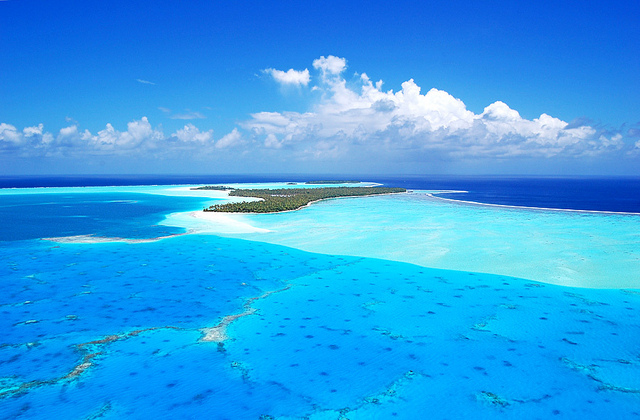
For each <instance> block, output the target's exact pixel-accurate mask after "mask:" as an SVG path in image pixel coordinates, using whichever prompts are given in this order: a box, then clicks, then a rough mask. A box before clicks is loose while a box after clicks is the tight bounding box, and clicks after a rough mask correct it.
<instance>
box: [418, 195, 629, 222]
mask: <svg viewBox="0 0 640 420" xmlns="http://www.w3.org/2000/svg"><path fill="white" fill-rule="evenodd" d="M467 192H468V191H438V192H433V193H424V194H425V195H428V196H429V197H432V198H435V199H437V200H443V201H450V202H452V203H463V204H474V205H477V206H488V207H503V208H507V209H525V210H544V211H565V212H573V213H595V214H620V215H629V216H640V213H634V212H625V211H609V210H578V209H556V208H552V207H530V206H512V205H508V204H490V203H479V202H477V201H468V200H456V199H454V198H444V197H438V196H437V195H435V194H448V193H467Z"/></svg>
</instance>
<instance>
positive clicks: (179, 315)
mask: <svg viewBox="0 0 640 420" xmlns="http://www.w3.org/2000/svg"><path fill="white" fill-rule="evenodd" d="M136 179H138V180H139V178H136ZM164 179H165V181H167V182H168V181H171V182H169V183H171V184H180V183H183V182H185V180H184V179H179V180H178V179H175V178H164ZM285 179H286V180H292V178H288V177H287V178H285ZM241 180H251V181H255V180H256V179H255V178H251V179H248V178H241ZM260 180H264V181H267V180H268V181H271V180H273V178H268V179H260ZM293 180H296V181H299V180H300V178H294V179H293ZM367 180H369V178H367ZM373 180H374V181H385V180H382V179H377V180H376V179H373ZM50 181H51V180H50ZM131 181H132V180H131V179H128V183H132V182H131ZM159 181H162V178H160V177H158V178H154V179H149V183H150V184H159V183H161V182H159ZM203 181H204V180H203ZM38 182H43V181H38ZM51 182H53V181H51ZM55 182H63V181H60V180H58V181H55ZM76 182H80V181H78V180H74V181H73V182H70V181H69V182H68V184H67V185H61V186H70V185H76V184H75V183H76ZM96 182H98V181H96ZM99 182H103V183H104V185H114V184H115V183H116V181H113V180H111V181H110V180H109V179H104V178H100V179H99ZM122 182H127V179H123V180H122ZM225 182H228V183H229V182H238V178H233V177H229V178H226V179H207V181H205V182H202V183H225ZM399 182H400V181H399V180H397V179H396V181H393V180H390V179H386V181H385V183H386V184H389V185H391V184H393V185H400V186H406V187H408V188H415V189H440V188H443V189H464V190H468V191H472V190H476V189H477V190H480V189H481V188H480V187H482V186H484V187H483V188H485V189H484V190H483V191H485V193H486V191H489V190H490V188H489V186H488V184H483V183H481V182H480V181H478V184H477V185H479V187H478V186H476V185H475V184H473V183H472V182H469V183H466V184H465V183H464V181H463V180H461V179H457V180H455V181H454V180H451V179H449V180H440V181H436V180H434V179H431V178H430V179H413V180H408V181H402V182H405V183H404V184H398V183H399ZM486 182H488V181H486ZM514 182H516V181H514V180H511V181H508V182H506V184H501V185H503V188H502V189H500V188H498V190H499V191H498V192H499V193H500V194H503V195H505V194H507V191H508V188H507V187H506V186H504V185H510V186H511V187H513V185H514V184H513V183H514ZM553 182H559V181H558V180H554V181H553ZM607 182H609V180H605V182H604V184H607ZM438 183H440V184H438ZM533 184H535V182H534V181H533V180H531V179H527V180H524V181H522V183H521V186H522V188H521V190H522V191H524V192H525V193H522V192H521V196H525V195H526V191H530V192H533V191H542V190H543V189H544V188H546V187H548V186H549V185H551V184H549V183H546V181H543V182H542V183H540V184H538V185H540V186H539V187H537V188H538V189H536V187H531V185H533ZM552 184H553V183H552ZM604 184H603V185H604ZM445 185H446V186H445ZM465 185H466V187H465ZM13 186H14V187H16V186H17V185H13ZM511 187H509V188H511ZM529 187H531V188H529ZM603 188H604V187H603ZM570 190H571V191H575V189H570ZM623 190H624V191H629V189H628V188H627V189H624V188H622V186H620V188H619V191H623ZM537 194H538V193H535V194H533V193H532V194H531V195H532V196H533V197H529V198H528V199H523V198H520V201H524V202H527V200H529V201H528V204H527V205H530V204H531V203H534V202H540V201H539V200H540V198H539V197H538V198H535V197H537ZM567 196H568V195H566V196H565V200H566V201H570V200H573V201H574V202H575V201H576V198H575V197H574V198H571V199H570V198H566V197H567ZM576 196H577V194H576ZM467 199H468V197H467ZM578 201H579V200H578ZM585 201H588V200H582V202H585ZM202 202H203V200H202V199H201V198H189V199H187V198H184V199H183V198H181V197H167V196H162V195H157V194H153V195H151V194H141V193H140V194H133V193H130V192H117V191H114V190H110V192H108V193H95V192H86V193H75V194H71V195H68V194H66V193H64V194H56V193H55V192H51V191H47V193H46V194H28V195H27V194H25V195H23V194H9V195H7V194H5V195H0V209H2V210H1V212H2V213H0V214H1V215H2V225H3V226H4V230H5V233H4V235H5V236H4V237H2V238H0V257H1V258H0V260H1V261H2V264H1V265H0V299H1V300H0V332H1V336H0V418H7V419H8V418H29V419H51V418H64V419H69V418H73V419H75V418H77V419H96V418H105V419H121V418H134V419H148V418H167V419H169V418H214V419H245V418H246V419H270V418H282V419H294V418H310V419H345V418H349V419H358V418H361V419H368V418H403V419H415V418H425V416H427V417H428V418H438V419H440V418H451V419H456V418H480V419H494V418H505V419H507V418H508V419H516V418H517V419H521V418H542V419H546V418H572V419H573V418H576V419H578V418H580V419H584V418H637V417H638V416H640V353H639V350H638V349H640V291H639V290H637V289H636V290H597V289H576V288H569V287H562V286H554V285H549V284H543V283H540V282H535V281H528V280H522V279H517V278H511V277H505V276H501V275H487V274H480V273H470V272H464V271H447V270H436V269H430V268H425V267H420V266H417V265H413V264H406V263H398V262H391V261H386V260H381V259H373V258H365V257H345V256H336V255H324V254H314V253H308V252H303V251H300V250H297V249H294V248H287V247H283V246H278V245H271V244H266V243H259V242H253V241H246V240H240V239H232V238H222V237H218V236H215V235H196V234H192V235H183V236H176V237H171V238H166V239H162V240H159V241H155V242H147V243H121V242H113V243H57V242H50V241H45V240H41V239H40V238H44V237H50V236H74V235H94V236H103V237H118V238H132V239H139V238H153V237H157V236H164V235H166V234H167V233H181V232H183V231H184V230H182V229H179V228H168V227H165V226H158V225H157V223H159V221H160V220H161V219H162V216H163V215H164V214H167V213H171V212H176V211H186V210H197V209H199V208H201V207H202ZM545 207H558V206H545ZM338 211H339V209H338ZM625 211H631V210H630V208H626V210H625ZM24 213H27V214H26V215H25V214H24ZM85 219H87V220H85ZM25 224H28V225H29V226H25ZM517 228H518V226H514V229H517ZM300 234H301V235H304V232H300ZM610 252H616V248H615V244H612V246H611V248H610ZM239 315H241V316H239ZM229 317H231V318H229ZM225 320H227V321H225ZM225 322H227V324H225V325H226V330H225V333H226V335H227V336H228V337H227V339H225V340H221V341H202V338H203V337H205V334H206V333H207V331H209V329H211V328H215V327H218V326H220V325H221V323H225Z"/></svg>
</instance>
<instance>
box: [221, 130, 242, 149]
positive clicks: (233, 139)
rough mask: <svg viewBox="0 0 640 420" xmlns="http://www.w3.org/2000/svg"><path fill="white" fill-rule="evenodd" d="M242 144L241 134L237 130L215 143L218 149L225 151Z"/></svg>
mask: <svg viewBox="0 0 640 420" xmlns="http://www.w3.org/2000/svg"><path fill="white" fill-rule="evenodd" d="M241 143H242V134H241V133H240V132H239V131H238V129H237V128H234V129H233V130H232V131H231V132H230V133H229V134H226V135H225V136H224V137H222V138H221V139H220V140H218V142H217V143H216V147H217V148H218V149H226V148H230V147H235V146H238V145H240V144H241Z"/></svg>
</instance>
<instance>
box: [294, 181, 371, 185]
mask: <svg viewBox="0 0 640 420" xmlns="http://www.w3.org/2000/svg"><path fill="white" fill-rule="evenodd" d="M359 183H360V181H307V182H305V184H309V185H323V184H359Z"/></svg>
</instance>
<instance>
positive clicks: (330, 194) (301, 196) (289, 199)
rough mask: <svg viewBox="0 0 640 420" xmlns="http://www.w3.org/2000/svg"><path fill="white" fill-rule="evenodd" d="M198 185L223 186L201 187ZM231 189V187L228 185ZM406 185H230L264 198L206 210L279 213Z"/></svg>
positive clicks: (388, 191) (391, 191) (237, 193)
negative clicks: (316, 186) (318, 186)
mask: <svg viewBox="0 0 640 420" xmlns="http://www.w3.org/2000/svg"><path fill="white" fill-rule="evenodd" d="M199 189H222V188H213V187H199ZM225 189H228V188H225ZM406 191H407V190H406V189H404V188H387V187H320V188H279V189H250V190H249V189H247V190H239V189H231V191H230V192H229V195H230V196H234V197H254V198H261V199H262V200H260V201H249V202H240V203H227V204H216V205H213V206H210V207H209V208H206V209H204V211H214V212H226V213H276V212H281V211H289V210H297V209H299V208H301V207H304V206H306V205H307V204H309V203H312V202H314V201H319V200H325V199H328V198H338V197H361V196H366V195H379V194H394V193H402V192H406Z"/></svg>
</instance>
